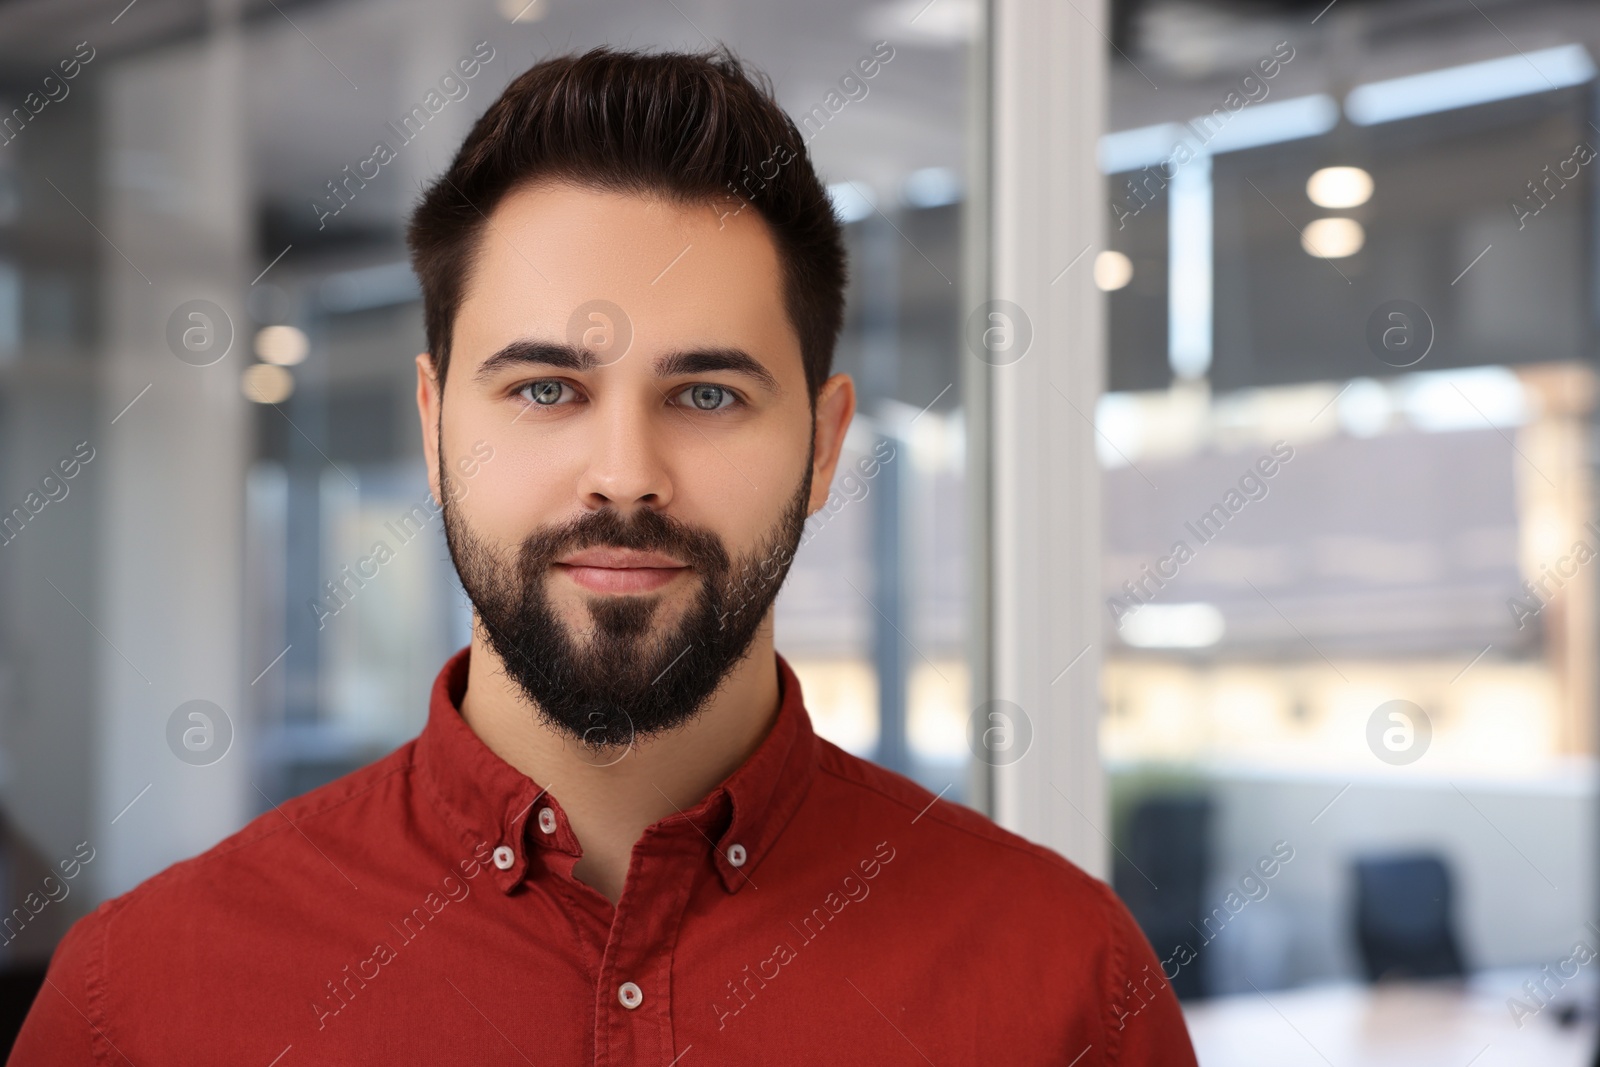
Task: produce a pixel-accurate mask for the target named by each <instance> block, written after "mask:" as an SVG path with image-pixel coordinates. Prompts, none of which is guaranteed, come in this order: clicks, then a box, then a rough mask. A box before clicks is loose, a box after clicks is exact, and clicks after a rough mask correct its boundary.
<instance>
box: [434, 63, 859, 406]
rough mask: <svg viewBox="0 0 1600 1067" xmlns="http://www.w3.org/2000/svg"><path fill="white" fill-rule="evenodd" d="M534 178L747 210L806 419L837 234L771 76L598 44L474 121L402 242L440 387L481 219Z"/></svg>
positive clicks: (839, 267)
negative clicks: (764, 228) (774, 254)
mask: <svg viewBox="0 0 1600 1067" xmlns="http://www.w3.org/2000/svg"><path fill="white" fill-rule="evenodd" d="M545 179H555V180H566V181H573V182H576V183H578V184H581V185H589V186H593V187H596V188H601V189H607V190H614V191H619V192H626V193H636V194H642V195H656V196H664V197H667V198H669V199H671V200H673V201H676V202H679V203H685V204H693V203H701V202H705V201H714V200H719V199H720V200H726V202H727V203H728V205H729V211H730V213H731V212H732V211H737V210H742V209H743V206H744V203H749V204H751V205H753V206H754V207H755V209H756V210H757V211H758V212H759V213H760V214H761V216H762V218H763V219H765V220H766V222H767V225H768V227H769V229H770V231H771V233H772V236H773V238H774V242H775V244H776V245H777V249H778V255H779V259H780V261H781V263H782V266H783V282H784V304H785V308H786V310H787V312H788V315H789V319H790V321H791V323H792V325H793V326H794V329H795V332H796V333H797V334H798V335H799V338H800V353H801V358H802V360H803V362H804V364H805V374H806V386H807V389H808V391H809V394H810V398H811V403H812V406H813V409H815V405H816V398H817V392H818V390H819V389H820V388H821V386H822V383H823V382H824V381H826V380H827V378H828V375H829V373H830V372H831V369H832V366H833V349H834V345H835V344H836V343H837V341H838V338H839V330H840V328H841V326H842V325H843V322H844V290H845V282H846V265H845V252H844V240H843V235H842V232H841V229H840V226H839V221H838V219H837V218H835V216H834V214H833V205H832V201H831V200H830V199H829V197H828V192H827V190H826V189H825V188H824V187H823V185H822V183H821V181H819V180H818V178H817V174H816V171H815V170H814V169H813V168H812V165H811V160H810V157H809V156H808V155H807V153H806V146H805V141H804V139H803V138H802V137H801V135H800V131H799V130H798V129H797V128H796V127H795V124H794V122H793V121H792V120H791V119H790V118H789V116H788V115H786V114H785V113H784V111H783V109H782V108H780V107H779V106H778V104H777V101H776V99H775V98H774V96H773V92H772V84H771V81H770V80H769V79H768V78H767V77H766V76H765V75H764V74H762V73H760V72H759V71H755V70H753V69H751V70H747V69H746V67H745V66H744V64H742V63H741V62H740V61H739V59H738V58H736V57H735V56H734V55H733V53H732V52H730V51H729V50H728V49H727V47H726V46H719V47H718V48H716V49H715V50H712V51H709V52H705V53H699V54H693V53H683V52H664V53H645V52H633V51H615V50H612V49H610V48H596V49H593V50H591V51H588V52H585V53H583V54H581V55H567V56H559V57H556V58H554V59H547V60H545V61H543V62H541V63H539V64H537V65H535V66H533V67H531V68H529V69H528V70H527V71H524V72H523V73H522V74H521V75H519V76H518V77H517V78H516V79H515V80H514V81H512V82H511V84H510V85H508V86H506V89H505V92H503V93H502V94H501V95H500V98H499V99H498V100H496V101H495V102H494V103H493V104H492V105H491V106H490V107H489V110H488V111H486V112H485V113H484V114H483V116H482V117H481V118H479V119H478V121H477V122H476V123H475V124H474V125H473V127H472V131H471V132H470V133H469V134H468V135H467V139H466V140H465V141H464V142H463V143H462V145H461V149H460V151H459V152H457V153H456V157H455V159H454V160H453V161H452V162H451V164H450V167H449V169H448V170H446V171H445V172H444V174H443V175H441V176H440V177H439V178H438V179H436V180H435V181H434V182H432V183H431V184H430V185H429V186H428V187H427V189H426V190H424V192H423V196H422V200H421V202H420V203H418V204H417V207H416V209H415V210H414V211H413V212H412V215H411V222H410V225H409V227H408V228H407V231H406V241H407V244H408V245H409V246H410V249H411V263H412V267H413V269H414V270H415V271H416V273H417V278H418V279H419V281H420V282H421V284H422V300H423V319H424V325H425V328H426V331H427V341H428V351H429V352H430V353H431V354H432V356H433V361H434V370H435V372H436V373H437V374H438V376H439V380H440V382H441V383H442V382H443V381H444V377H445V373H446V370H447V369H448V367H449V362H450V342H451V337H452V334H453V327H454V323H455V316H456V312H457V310H458V309H459V308H460V306H461V299H462V293H463V291H464V288H465V285H466V281H467V277H468V275H469V273H470V270H471V267H472V264H473V260H474V258H475V253H476V251H477V249H478V247H479V242H480V239H481V237H482V234H483V231H484V229H485V227H486V225H487V221H488V216H489V215H490V214H491V213H492V212H493V210H494V208H495V206H496V205H497V204H499V202H500V200H501V199H502V198H503V197H504V196H505V195H506V194H507V193H508V192H510V191H511V190H512V189H514V188H517V187H519V186H522V185H525V184H527V183H529V182H533V181H538V180H545ZM730 197H737V198H738V201H735V200H733V199H730Z"/></svg>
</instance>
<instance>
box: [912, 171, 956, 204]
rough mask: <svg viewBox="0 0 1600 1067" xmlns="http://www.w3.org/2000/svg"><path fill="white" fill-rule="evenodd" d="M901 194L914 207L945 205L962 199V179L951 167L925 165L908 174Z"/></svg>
mask: <svg viewBox="0 0 1600 1067" xmlns="http://www.w3.org/2000/svg"><path fill="white" fill-rule="evenodd" d="M901 195H902V196H903V197H904V198H905V202H906V203H907V204H910V205H911V206H912V207H944V206H945V205H946V204H953V203H955V202H956V201H957V200H960V199H961V179H960V178H958V177H957V176H956V172H955V171H953V170H951V169H950V168H949V167H923V168H922V169H921V170H914V171H912V172H911V173H910V174H909V175H907V177H906V183H905V186H904V188H903V189H902V190H901Z"/></svg>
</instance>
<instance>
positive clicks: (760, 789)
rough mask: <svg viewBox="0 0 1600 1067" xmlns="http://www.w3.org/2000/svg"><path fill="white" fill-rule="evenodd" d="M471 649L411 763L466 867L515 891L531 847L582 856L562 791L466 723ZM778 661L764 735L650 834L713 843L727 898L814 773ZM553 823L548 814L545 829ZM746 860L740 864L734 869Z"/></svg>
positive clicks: (801, 712)
mask: <svg viewBox="0 0 1600 1067" xmlns="http://www.w3.org/2000/svg"><path fill="white" fill-rule="evenodd" d="M471 651H472V649H471V646H470V645H469V646H468V647H466V648H463V649H462V650H461V651H459V652H457V653H456V654H455V655H453V656H451V657H450V659H449V660H448V661H447V662H446V663H445V665H444V668H443V669H442V670H440V671H439V675H438V677H437V678H435V679H434V683H433V693H432V696H431V698H430V700H429V704H428V722H427V725H426V726H424V727H423V730H422V734H421V735H420V736H419V737H418V738H417V741H416V746H415V749H414V752H413V761H414V763H415V764H416V766H417V768H418V770H419V772H420V779H421V781H422V782H423V783H424V784H425V787H426V788H427V789H428V790H429V791H430V792H431V793H432V794H433V798H434V800H435V801H436V802H437V804H438V809H439V812H440V815H441V816H442V817H443V818H444V820H445V821H446V822H447V823H448V824H449V825H450V827H451V829H452V830H453V831H454V832H455V833H456V835H457V836H458V837H459V838H460V840H461V843H462V847H463V849H464V851H463V855H462V859H463V860H465V859H466V858H467V857H473V858H475V859H476V860H477V861H478V862H479V863H482V864H485V865H486V868H487V871H488V873H489V874H490V875H492V876H493V877H494V878H495V880H496V882H497V883H498V884H499V886H500V888H501V889H502V890H503V891H504V892H508V893H509V892H511V891H512V890H514V889H515V888H516V887H517V886H519V885H521V884H522V881H523V878H524V877H525V875H526V873H527V866H528V855H529V852H530V850H531V849H533V848H542V849H550V850H554V851H557V852H563V853H566V854H567V855H569V856H577V855H579V854H580V852H581V848H580V847H579V845H578V839H577V837H576V835H575V834H574V833H573V831H572V826H571V824H570V823H569V822H568V821H567V815H566V812H565V811H563V810H562V808H561V802H560V799H559V796H558V794H557V792H556V791H555V790H549V789H546V788H545V787H543V786H541V785H540V784H539V783H537V782H535V781H534V780H533V779H531V778H529V777H528V776H527V775H525V774H523V773H522V772H521V771H519V770H517V769H516V768H515V767H513V766H511V765H510V764H509V763H507V762H506V761H505V760H503V759H501V758H500V757H499V756H497V755H496V754H495V753H494V752H493V751H491V750H490V748H489V746H487V745H485V744H484V743H483V741H482V740H481V739H480V738H479V737H478V735H477V734H475V733H473V731H472V728H471V727H470V726H468V725H467V722H466V720H465V719H463V718H462V717H461V698H462V697H463V695H465V693H466V691H467V665H468V662H469V657H470V655H471ZM774 656H775V657H776V659H777V666H778V685H779V688H780V693H781V696H780V699H779V701H778V714H777V716H776V717H775V718H774V720H773V723H772V726H771V728H770V729H769V730H768V732H767V736H766V737H765V738H763V739H762V741H761V743H760V745H758V746H757V748H756V750H755V752H753V753H751V755H750V757H749V758H748V759H746V760H745V761H744V763H742V764H740V766H739V767H738V768H737V769H735V770H734V771H733V773H732V774H730V775H728V777H727V778H725V779H723V781H722V782H721V783H720V784H719V785H718V786H717V787H716V788H715V789H713V790H711V792H710V793H708V794H707V795H706V797H705V798H704V799H703V800H702V801H700V803H698V804H696V805H695V806H694V807H692V808H689V809H687V810H685V811H683V812H681V813H674V814H672V815H669V816H667V817H666V818H664V819H662V820H660V821H659V822H657V823H655V824H654V825H653V826H652V827H650V828H649V830H647V831H646V832H647V833H649V832H650V831H652V830H653V831H657V832H671V831H672V830H673V829H674V828H676V827H681V826H682V825H683V824H686V823H693V824H694V826H695V828H696V829H697V831H698V834H701V835H704V837H703V840H708V841H710V842H715V851H714V854H713V856H712V862H713V863H714V864H715V866H716V868H717V873H718V875H719V876H720V877H721V879H722V884H723V887H724V888H725V889H726V890H727V891H728V892H730V893H736V892H738V891H739V889H741V888H742V887H743V886H745V885H748V884H750V878H749V873H750V872H751V871H752V870H754V869H755V867H756V866H757V865H758V864H759V863H760V862H761V860H762V859H763V858H764V857H765V856H766V853H767V851H768V849H769V848H771V846H772V845H773V843H774V842H775V841H776V840H777V837H778V835H779V834H780V833H781V832H782V831H783V828H784V826H785V825H787V824H788V822H789V819H790V817H792V816H793V815H794V812H795V809H797V808H798V807H799V806H800V801H801V799H802V798H803V797H804V796H805V793H806V790H807V788H808V787H809V786H810V784H811V779H812V776H813V774H814V773H815V770H816V735H815V732H814V731H813V729H812V725H811V717H810V715H809V714H807V712H806V709H805V702H804V697H803V695H802V694H801V691H800V680H799V678H797V677H796V676H795V673H794V670H793V669H792V668H791V667H790V666H789V663H788V661H787V660H785V659H784V658H783V656H781V655H778V654H777V653H774ZM545 808H549V809H550V810H551V812H552V813H553V816H554V826H553V828H552V829H551V830H550V831H549V832H546V831H545V830H543V829H541V826H540V823H539V813H540V812H541V811H542V810H543V809H545ZM550 822H551V819H550V817H549V816H547V817H546V818H545V823H544V825H545V826H549V825H550ZM502 846H504V847H508V848H510V849H511V852H512V859H511V865H510V866H509V867H507V868H505V869H500V867H499V865H498V864H497V863H496V862H495V860H494V858H493V856H494V852H493V850H495V849H498V848H500V847H502ZM706 848H707V850H708V851H711V849H712V846H711V845H710V844H709V843H708V844H707V845H706ZM502 856H503V854H502ZM741 858H742V862H740V863H737V864H736V863H735V862H734V861H735V860H739V859H741Z"/></svg>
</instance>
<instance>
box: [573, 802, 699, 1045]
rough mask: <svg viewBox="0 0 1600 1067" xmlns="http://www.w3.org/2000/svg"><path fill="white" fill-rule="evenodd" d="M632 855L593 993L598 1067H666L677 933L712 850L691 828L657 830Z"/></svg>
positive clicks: (681, 825)
mask: <svg viewBox="0 0 1600 1067" xmlns="http://www.w3.org/2000/svg"><path fill="white" fill-rule="evenodd" d="M658 829H660V830H661V832H658V833H653V834H651V835H650V836H648V837H647V838H645V839H644V840H642V841H641V842H640V843H639V844H638V845H637V846H636V847H635V854H634V858H633V860H632V868H631V869H630V871H629V874H628V880H627V885H626V887H625V888H624V890H623V895H622V899H621V900H620V901H618V902H617V907H616V910H615V913H614V915H613V917H612V921H611V929H610V932H609V935H608V938H607V942H606V948H605V953H604V955H603V956H602V958H601V962H600V975H599V983H598V985H597V987H596V990H595V1031H594V1039H595V1040H594V1047H595V1058H594V1062H595V1065H596V1067H601V1065H604V1067H620V1065H623V1064H652V1063H656V1064H662V1065H665V1064H668V1063H671V1062H672V1061H673V1060H674V1059H675V1058H677V1057H678V1055H679V1054H680V1053H681V1052H682V1051H683V1050H681V1049H675V1048H674V1047H673V1037H672V961H673V952H674V949H675V948H676V945H677V940H678V928H679V924H680V923H681V922H682V920H683V913H684V909H685V908H686V907H687V906H688V903H689V897H690V894H691V893H693V891H694V887H695V884H696V883H697V882H698V881H699V880H700V878H701V877H702V876H703V875H705V874H706V873H707V871H706V870H704V869H703V868H704V867H705V865H706V863H707V856H708V854H709V851H710V848H711V846H710V845H709V844H707V843H706V839H705V838H704V837H703V836H701V832H700V831H699V830H697V829H696V828H695V827H694V826H693V825H690V824H688V823H673V824H671V829H670V830H666V829H664V828H658Z"/></svg>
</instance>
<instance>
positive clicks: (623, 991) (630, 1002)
mask: <svg viewBox="0 0 1600 1067" xmlns="http://www.w3.org/2000/svg"><path fill="white" fill-rule="evenodd" d="M617 999H618V1000H620V1001H622V1006H623V1007H624V1008H627V1009H628V1010H629V1011H632V1010H633V1009H634V1008H637V1007H638V1006H639V1005H641V1004H643V1003H644V993H643V991H641V990H640V989H639V987H638V986H636V985H634V984H633V983H632V982H623V983H622V984H621V985H620V986H618V987H617Z"/></svg>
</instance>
